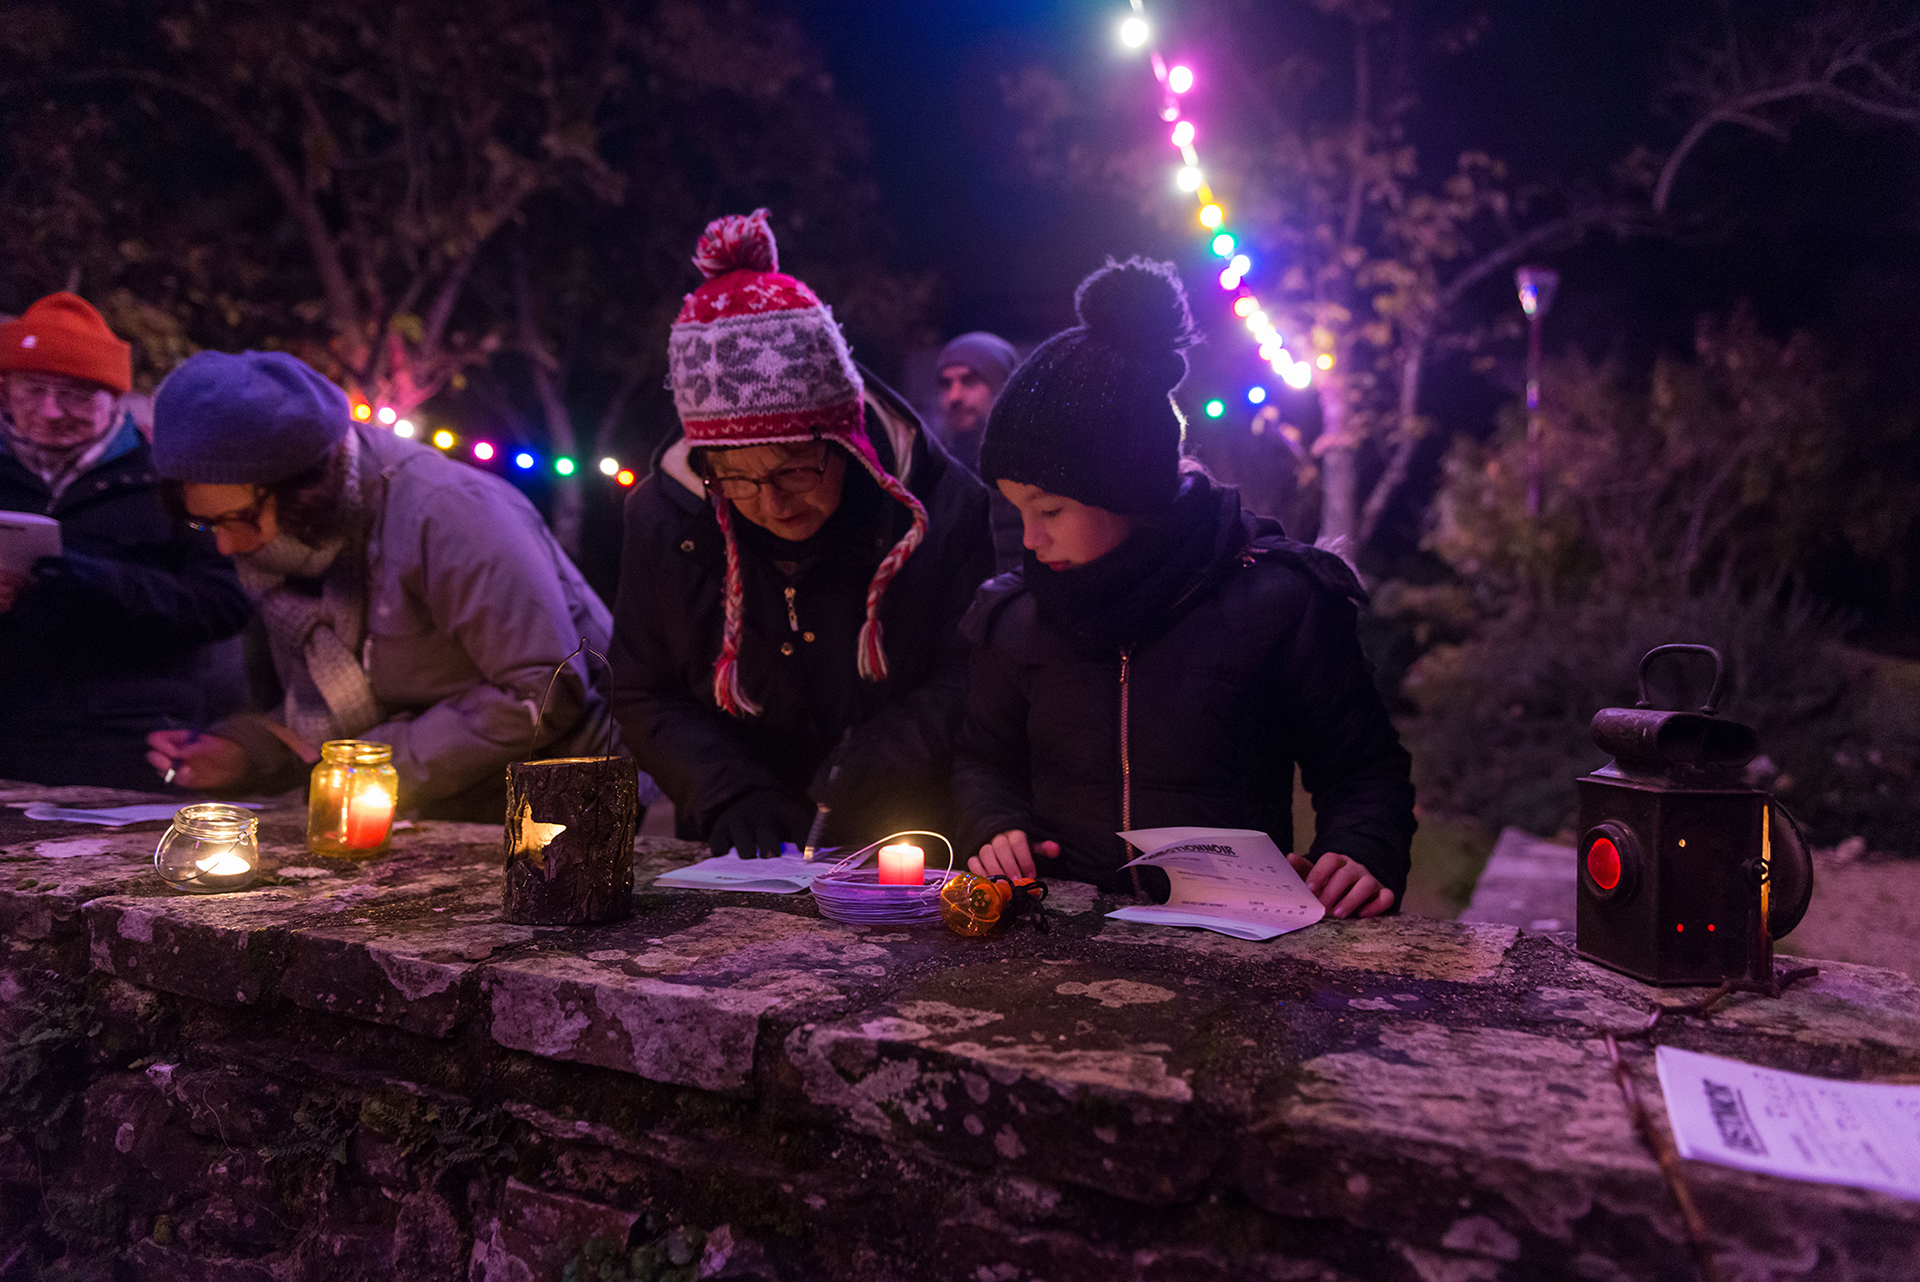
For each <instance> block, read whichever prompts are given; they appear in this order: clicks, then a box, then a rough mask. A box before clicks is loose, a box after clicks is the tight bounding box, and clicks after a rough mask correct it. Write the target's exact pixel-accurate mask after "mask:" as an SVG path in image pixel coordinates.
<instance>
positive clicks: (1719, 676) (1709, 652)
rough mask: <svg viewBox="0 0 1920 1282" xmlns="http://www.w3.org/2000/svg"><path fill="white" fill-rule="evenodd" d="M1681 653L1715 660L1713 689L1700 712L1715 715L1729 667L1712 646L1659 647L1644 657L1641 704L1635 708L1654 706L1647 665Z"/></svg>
mask: <svg viewBox="0 0 1920 1282" xmlns="http://www.w3.org/2000/svg"><path fill="white" fill-rule="evenodd" d="M1681 651H1685V652H1687V653H1691V654H1704V655H1706V656H1707V657H1708V658H1710V659H1712V660H1713V689H1712V690H1711V691H1709V692H1708V694H1707V701H1706V702H1705V703H1703V704H1701V705H1700V711H1701V712H1703V713H1705V714H1706V715H1707V716H1709V717H1710V716H1712V715H1713V714H1714V710H1715V709H1717V708H1718V707H1719V706H1720V692H1721V690H1722V689H1723V688H1724V687H1725V684H1726V676H1727V665H1726V661H1725V660H1723V659H1722V658H1721V657H1720V652H1719V651H1718V650H1716V649H1714V648H1713V647H1712V646H1710V645H1688V644H1679V645H1657V646H1655V647H1653V649H1651V650H1649V651H1647V652H1646V654H1644V655H1642V656H1641V658H1640V702H1639V703H1636V704H1635V705H1633V706H1634V707H1636V708H1651V707H1652V706H1653V699H1652V697H1651V696H1650V695H1648V693H1647V665H1648V664H1650V663H1652V662H1653V661H1654V660H1655V659H1657V658H1659V657H1660V656H1661V655H1663V654H1675V653H1679V652H1681Z"/></svg>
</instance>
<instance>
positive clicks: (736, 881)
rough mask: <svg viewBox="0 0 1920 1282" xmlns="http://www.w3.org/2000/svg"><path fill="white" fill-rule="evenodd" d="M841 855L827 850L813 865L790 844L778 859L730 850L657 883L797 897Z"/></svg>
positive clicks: (656, 878)
mask: <svg viewBox="0 0 1920 1282" xmlns="http://www.w3.org/2000/svg"><path fill="white" fill-rule="evenodd" d="M838 854H839V852H838V851H828V850H823V851H820V852H819V853H817V854H815V855H814V857H813V862H812V863H807V862H806V861H805V860H804V859H802V858H801V857H800V847H798V846H796V845H794V844H792V843H791V842H789V843H788V844H786V845H784V846H782V847H781V848H780V856H779V858H777V859H742V858H741V857H740V854H739V852H738V851H734V850H729V851H728V852H727V853H726V854H724V855H721V856H719V857H717V858H714V859H703V860H701V861H700V862H699V863H697V864H693V865H690V866H689V867H686V868H676V869H674V870H673V871H672V872H669V873H662V874H660V876H658V877H655V878H654V879H653V884H654V885H656V886H678V887H680V888H681V889H683V890H754V891H760V892H762V893H765V894H770V895H797V894H799V893H800V892H801V891H803V890H806V889H808V888H809V887H811V886H812V885H813V879H814V878H815V877H818V876H820V875H821V874H822V873H824V872H826V871H828V870H829V869H831V868H832V867H833V864H834V859H835V858H837V857H838Z"/></svg>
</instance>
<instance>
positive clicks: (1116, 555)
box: [1025, 473, 1246, 654]
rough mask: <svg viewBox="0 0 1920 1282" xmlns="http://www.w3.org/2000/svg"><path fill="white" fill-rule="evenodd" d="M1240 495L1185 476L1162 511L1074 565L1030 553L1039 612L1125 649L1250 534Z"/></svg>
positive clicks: (1104, 647) (1071, 632) (1103, 650)
mask: <svg viewBox="0 0 1920 1282" xmlns="http://www.w3.org/2000/svg"><path fill="white" fill-rule="evenodd" d="M1245 537H1246V536H1245V533H1244V529H1243V527H1242V526H1241V524H1240V496H1239V494H1238V493H1237V492H1236V491H1233V490H1223V489H1217V488H1215V487H1214V486H1213V484H1212V483H1211V482H1209V481H1208V480H1207V478H1206V477H1205V476H1203V475H1200V474H1198V473H1195V474H1191V475H1189V476H1187V477H1185V478H1184V479H1183V480H1182V482H1181V486H1180V493H1179V496H1178V497H1176V498H1175V499H1174V501H1173V505H1172V506H1171V507H1170V508H1169V509H1168V510H1167V512H1166V513H1165V514H1164V515H1161V516H1156V517H1153V518H1150V519H1149V520H1147V521H1145V522H1143V523H1142V524H1141V525H1140V526H1139V527H1138V528H1137V529H1135V530H1134V531H1133V533H1132V534H1130V535H1128V536H1127V540H1126V542H1124V543H1122V544H1121V545H1120V546H1119V547H1117V548H1115V549H1114V550H1113V551H1111V552H1109V553H1107V554H1106V555H1105V556H1103V557H1101V558H1100V559H1099V560H1098V561H1094V562H1093V563H1091V564H1089V565H1083V566H1080V567H1078V568H1077V569H1072V570H1050V569H1048V568H1047V567H1046V566H1044V565H1042V564H1040V562H1039V561H1038V560H1036V559H1035V558H1034V555H1033V553H1032V552H1031V551H1029V552H1028V553H1027V559H1026V571H1025V574H1026V583H1027V589H1028V590H1029V591H1031V592H1032V593H1033V598H1034V601H1035V602H1036V603H1037V604H1038V605H1039V607H1040V613H1041V615H1042V616H1043V617H1044V618H1045V619H1046V620H1047V622H1049V623H1051V624H1052V625H1053V626H1055V627H1057V628H1059V629H1060V630H1061V631H1062V632H1065V633H1066V634H1067V636H1068V637H1069V638H1071V639H1072V640H1073V642H1074V643H1075V644H1076V645H1079V646H1081V647H1083V648H1085V649H1087V650H1090V651H1093V652H1097V653H1100V654H1110V653H1112V652H1114V651H1116V650H1122V649H1126V648H1128V647H1130V646H1132V645H1134V644H1135V643H1137V642H1139V641H1140V640H1142V639H1144V638H1146V637H1148V636H1150V635H1152V634H1153V633H1154V632H1155V631H1157V630H1158V629H1159V628H1161V627H1163V626H1164V625H1165V624H1166V623H1167V622H1168V616H1169V615H1170V614H1171V613H1172V611H1173V609H1174V607H1175V606H1176V605H1177V604H1179V603H1180V601H1181V600H1182V599H1183V598H1184V597H1185V596H1186V594H1187V593H1188V592H1189V591H1190V590H1193V589H1194V588H1196V587H1197V586H1198V585H1199V583H1200V582H1201V581H1202V580H1204V579H1205V577H1206V576H1207V574H1208V573H1209V572H1210V571H1211V570H1212V569H1213V568H1214V567H1215V566H1217V565H1218V564H1219V563H1220V561H1221V560H1222V559H1223V558H1224V557H1225V556H1227V555H1228V554H1230V553H1233V552H1237V551H1238V550H1239V547H1240V544H1241V543H1243V542H1244V541H1245Z"/></svg>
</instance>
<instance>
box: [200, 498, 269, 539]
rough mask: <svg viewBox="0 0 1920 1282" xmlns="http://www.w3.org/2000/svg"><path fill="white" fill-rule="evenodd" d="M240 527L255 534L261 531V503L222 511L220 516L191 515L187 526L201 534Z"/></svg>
mask: <svg viewBox="0 0 1920 1282" xmlns="http://www.w3.org/2000/svg"><path fill="white" fill-rule="evenodd" d="M236 526H237V527H239V528H241V529H244V530H248V531H250V532H252V533H254V534H258V533H260V504H259V503H249V504H248V505H247V506H245V507H237V508H235V509H233V511H231V512H222V513H221V514H220V515H218V516H189V517H188V518H187V528H188V529H189V530H197V531H199V532H200V533H201V534H212V533H214V532H215V531H217V530H225V529H231V528H233V527H236Z"/></svg>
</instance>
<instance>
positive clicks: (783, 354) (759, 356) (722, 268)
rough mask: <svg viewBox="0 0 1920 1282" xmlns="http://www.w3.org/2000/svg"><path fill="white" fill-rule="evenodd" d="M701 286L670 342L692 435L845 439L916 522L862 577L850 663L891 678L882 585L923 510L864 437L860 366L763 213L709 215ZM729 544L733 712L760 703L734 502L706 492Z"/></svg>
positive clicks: (698, 259)
mask: <svg viewBox="0 0 1920 1282" xmlns="http://www.w3.org/2000/svg"><path fill="white" fill-rule="evenodd" d="M693 263H694V266H696V267H698V268H699V269H700V270H701V272H702V273H703V274H704V275H705V276H706V278H707V281H706V284H704V285H702V286H700V288H698V289H696V290H694V291H693V292H692V293H691V294H688V295H687V300H686V303H685V304H684V305H683V306H682V307H681V308H680V314H679V315H678V316H676V317H675V318H674V321H673V330H672V333H671V336H670V337H669V338H668V339H667V370H668V377H669V380H670V381H671V383H672V385H673V406H674V409H676V410H677V411H679V414H680V426H681V428H682V429H683V431H684V432H685V434H686V439H687V441H688V443H689V444H691V445H693V446H695V447H696V448H706V449H739V448H743V447H745V446H750V445H800V444H805V443H807V442H809V441H820V440H824V441H831V442H833V443H834V444H836V445H839V446H841V447H843V448H844V449H845V450H846V451H847V452H848V453H850V454H852V455H853V457H854V458H856V459H858V460H859V461H860V463H861V465H862V466H863V467H865V468H866V469H867V471H868V472H869V473H870V474H871V475H872V476H873V479H874V481H875V482H877V483H878V484H879V486H880V488H881V489H883V490H885V491H886V492H887V493H888V494H889V495H891V496H892V497H893V498H895V499H897V500H899V501H900V502H901V503H904V504H905V505H906V506H907V509H908V510H909V511H910V512H912V513H913V524H912V526H911V527H910V528H909V529H908V530H907V532H906V534H905V535H904V536H903V537H902V538H901V539H900V541H899V542H898V543H896V544H894V546H893V549H892V550H891V551H890V552H888V553H887V555H886V557H885V558H884V559H883V560H882V561H881V562H880V568H879V569H877V570H875V571H874V575H873V580H872V582H871V583H869V584H868V586H867V621H866V622H865V623H864V624H863V625H862V626H861V628H860V642H859V648H858V655H857V663H858V665H859V669H860V675H861V676H863V677H865V678H866V679H867V680H869V681H884V680H886V678H887V655H886V650H885V649H884V648H883V647H882V645H881V638H880V600H881V598H882V597H883V596H884V595H885V594H886V590H887V584H888V583H890V582H892V580H893V576H894V575H895V574H898V573H899V572H900V567H901V566H902V565H903V564H905V563H906V559H907V558H908V557H909V556H911V555H913V550H914V549H915V548H917V547H919V546H920V540H921V539H922V538H923V537H925V535H926V532H927V509H926V508H925V507H923V506H922V505H921V503H920V500H919V499H917V498H915V497H914V496H913V495H912V494H911V493H910V492H909V491H908V490H907V487H906V486H904V485H902V484H901V483H900V482H899V480H897V479H896V478H895V477H893V476H892V475H890V474H889V473H888V472H887V470H886V469H885V468H884V467H882V466H880V459H879V456H878V455H876V454H875V453H874V452H873V443H872V442H871V441H869V440H868V439H867V431H866V426H865V411H864V408H863V406H862V402H861V391H862V388H861V383H860V374H859V372H858V371H857V370H855V369H854V366H853V357H852V356H851V355H850V354H849V353H848V351H847V340H846V339H845V338H844V337H843V336H842V335H841V333H840V327H839V326H838V325H837V324H835V323H834V319H833V312H832V311H831V310H830V309H829V308H828V307H827V306H826V305H825V304H824V303H822V302H821V301H820V299H819V298H818V297H817V296H815V294H814V292H813V291H812V290H811V289H808V288H807V286H806V284H805V283H804V282H802V281H799V280H796V279H794V278H793V277H792V276H784V275H782V274H781V273H780V270H779V267H780V260H779V255H778V252H777V250H776V249H775V247H774V243H773V228H772V227H771V226H769V225H768V223H767V211H766V210H764V209H756V210H754V211H753V213H751V214H748V215H745V216H744V217H743V216H740V215H738V214H732V215H728V216H727V217H725V218H716V219H714V220H713V221H712V222H710V223H708V224H707V230H706V231H705V232H704V233H702V234H701V237H700V243H699V245H697V246H696V247H695V249H694V252H693ZM711 497H712V501H713V514H714V517H715V519H716V520H718V521H719V522H720V534H721V537H722V539H723V540H724V541H725V544H726V550H727V581H726V617H725V622H724V623H723V625H722V630H721V636H720V657H719V658H718V659H717V660H715V662H714V665H713V700H714V702H715V703H716V704H718V705H719V706H720V707H721V708H722V709H723V710H724V711H726V712H728V713H731V714H732V715H734V716H736V717H737V716H746V715H757V714H758V713H759V712H760V705H759V704H757V703H755V702H753V700H751V699H749V698H748V697H747V695H746V692H745V691H744V690H742V689H741V686H740V616H741V608H742V586H741V575H740V548H739V545H738V543H737V542H736V541H735V540H734V537H733V504H732V503H730V502H728V501H727V500H726V499H724V498H722V497H721V496H720V495H718V494H714V495H712V496H711Z"/></svg>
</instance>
